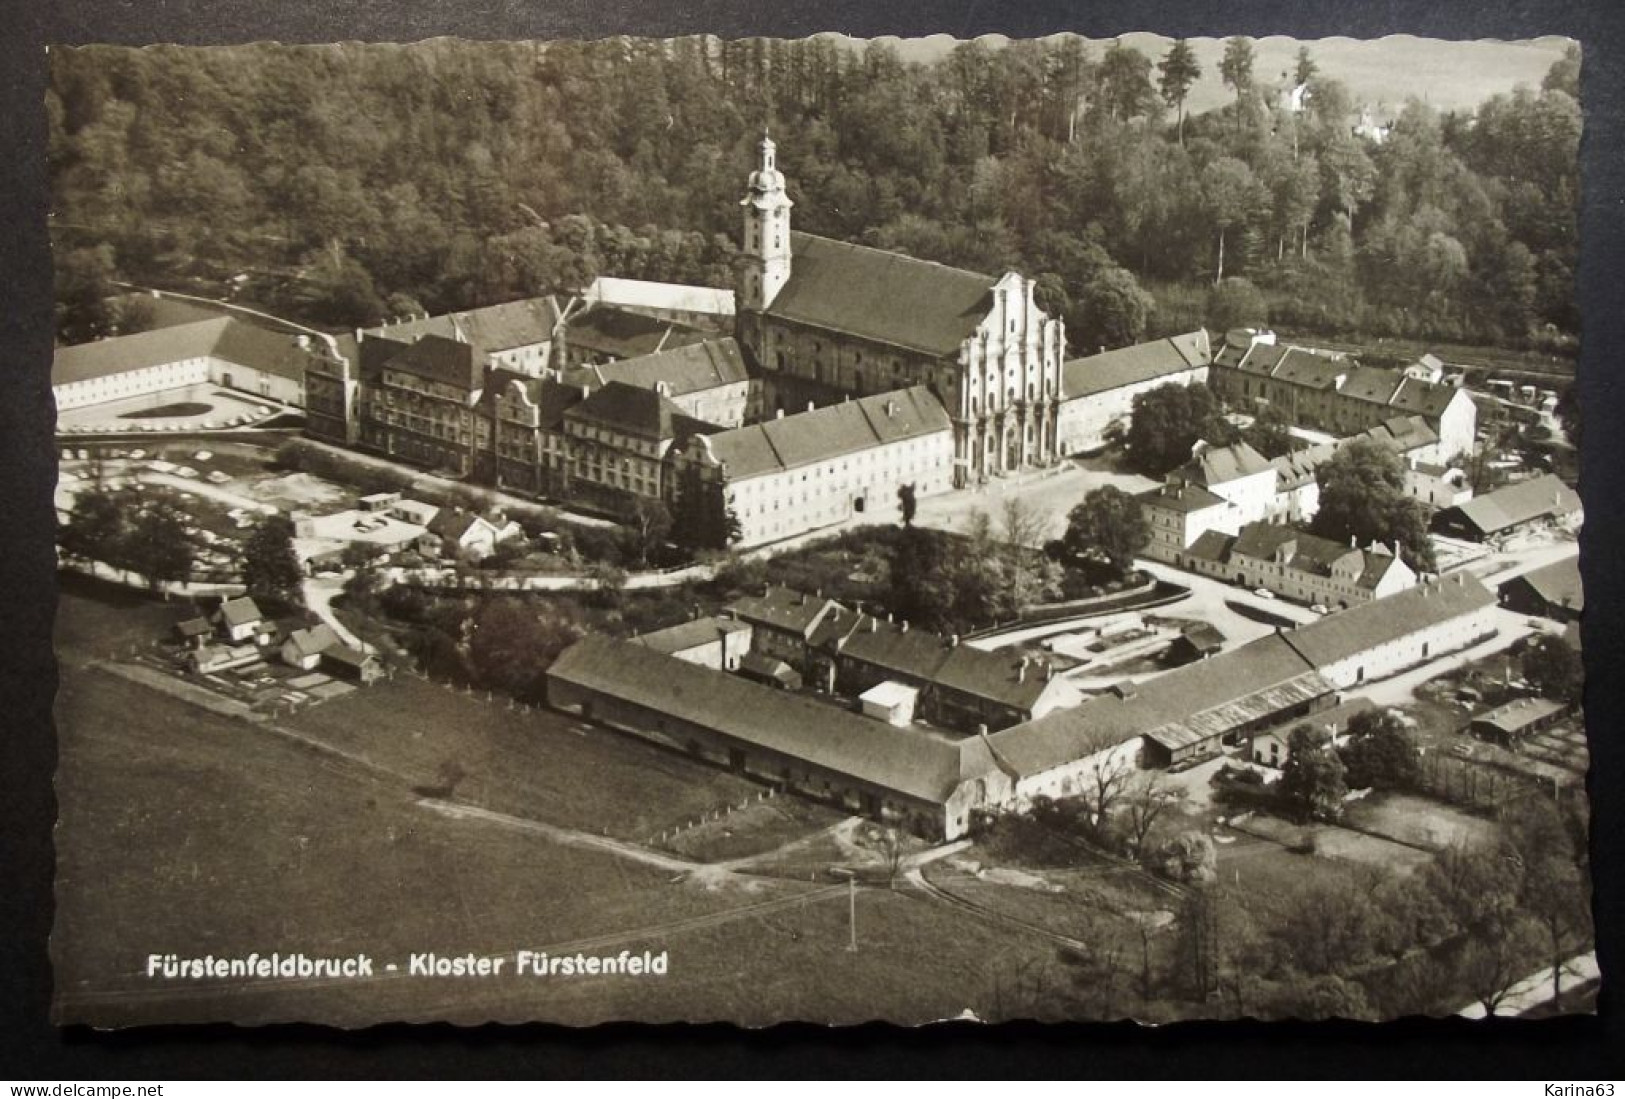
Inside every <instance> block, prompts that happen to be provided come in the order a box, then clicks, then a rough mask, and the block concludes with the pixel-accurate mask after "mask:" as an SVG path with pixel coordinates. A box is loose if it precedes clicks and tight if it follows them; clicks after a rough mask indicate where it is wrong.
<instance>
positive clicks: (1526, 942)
mask: <svg viewBox="0 0 1625 1099" xmlns="http://www.w3.org/2000/svg"><path fill="white" fill-rule="evenodd" d="M1539 936H1540V930H1539V928H1538V927H1537V926H1536V924H1535V921H1534V920H1532V919H1531V918H1530V917H1528V916H1527V915H1524V914H1523V913H1518V912H1514V913H1509V914H1508V915H1506V916H1505V917H1504V918H1501V919H1497V920H1496V921H1494V922H1493V923H1492V924H1491V925H1489V926H1486V927H1483V928H1482V929H1481V930H1480V931H1478V932H1477V933H1475V934H1474V935H1473V936H1472V937H1471V938H1470V939H1468V941H1467V945H1466V947H1465V948H1464V949H1463V950H1462V952H1461V956H1460V961H1459V964H1458V970H1457V972H1458V976H1459V978H1460V980H1461V982H1462V983H1463V984H1464V985H1465V986H1466V987H1467V990H1468V991H1469V992H1470V993H1471V994H1472V996H1473V999H1474V1000H1475V1001H1477V1002H1478V1004H1479V1005H1480V1006H1482V1007H1483V1008H1484V1014H1486V1015H1494V1014H1495V1013H1496V1012H1497V1011H1498V1010H1499V1009H1500V1008H1501V1005H1502V1004H1504V1003H1505V1002H1506V999H1507V997H1508V996H1510V995H1511V994H1512V990H1513V989H1514V988H1515V987H1517V985H1518V984H1519V982H1520V981H1522V980H1523V978H1524V977H1525V976H1527V974H1528V970H1529V959H1530V958H1531V957H1534V956H1535V955H1536V954H1537V953H1538V951H1539V950H1540V944H1539Z"/></svg>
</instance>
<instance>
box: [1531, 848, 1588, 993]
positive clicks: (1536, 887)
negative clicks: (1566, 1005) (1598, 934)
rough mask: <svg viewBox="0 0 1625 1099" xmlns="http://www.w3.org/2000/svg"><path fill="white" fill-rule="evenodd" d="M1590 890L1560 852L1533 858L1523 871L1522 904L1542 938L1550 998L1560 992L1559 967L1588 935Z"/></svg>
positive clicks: (1573, 866)
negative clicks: (1550, 972) (1548, 973)
mask: <svg viewBox="0 0 1625 1099" xmlns="http://www.w3.org/2000/svg"><path fill="white" fill-rule="evenodd" d="M1589 892H1590V890H1589V889H1588V887H1587V883H1586V881H1585V877H1584V875H1583V874H1582V872H1581V870H1580V868H1579V867H1578V866H1576V865H1575V864H1574V860H1573V859H1572V858H1570V857H1568V856H1567V855H1566V853H1564V852H1561V851H1545V852H1540V853H1537V854H1535V855H1534V857H1533V861H1532V862H1531V863H1530V864H1529V865H1527V866H1526V867H1525V868H1524V896H1525V904H1526V907H1527V909H1528V911H1529V914H1530V916H1531V917H1533V919H1534V922H1535V924H1536V925H1537V926H1538V927H1539V928H1540V930H1541V932H1542V934H1543V935H1544V937H1545V944H1546V949H1547V952H1548V954H1547V956H1548V958H1549V960H1550V962H1551V967H1552V999H1554V1000H1555V999H1557V997H1558V996H1560V995H1561V994H1562V992H1563V967H1564V965H1565V963H1566V962H1567V961H1568V960H1569V956H1570V954H1571V952H1572V951H1574V950H1576V949H1578V948H1579V947H1580V946H1581V945H1582V944H1583V943H1585V942H1586V941H1587V940H1588V939H1589V938H1590V936H1591V933H1592V928H1591V911H1590V897H1589Z"/></svg>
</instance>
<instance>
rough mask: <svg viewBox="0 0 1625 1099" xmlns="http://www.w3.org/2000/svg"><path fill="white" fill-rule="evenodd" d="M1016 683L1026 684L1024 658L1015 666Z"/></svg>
mask: <svg viewBox="0 0 1625 1099" xmlns="http://www.w3.org/2000/svg"><path fill="white" fill-rule="evenodd" d="M1016 682H1017V683H1025V682H1027V658H1026V657H1025V656H1024V657H1022V658H1021V660H1020V661H1019V662H1017V664H1016Z"/></svg>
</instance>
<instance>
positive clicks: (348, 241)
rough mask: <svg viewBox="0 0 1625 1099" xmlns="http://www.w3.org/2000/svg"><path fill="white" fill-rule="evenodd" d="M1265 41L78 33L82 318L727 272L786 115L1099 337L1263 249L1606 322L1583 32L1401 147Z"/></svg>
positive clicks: (1191, 315)
mask: <svg viewBox="0 0 1625 1099" xmlns="http://www.w3.org/2000/svg"><path fill="white" fill-rule="evenodd" d="M1253 70H1254V64H1253V46H1252V43H1251V42H1250V40H1248V39H1245V38H1237V39H1232V40H1231V41H1230V42H1229V43H1228V45H1227V48H1226V53H1225V58H1224V61H1223V63H1222V65H1221V75H1222V76H1223V79H1224V80H1225V82H1226V84H1227V85H1228V86H1229V87H1230V88H1231V89H1232V91H1233V92H1234V98H1233V100H1232V101H1231V102H1229V103H1228V104H1227V105H1226V106H1225V107H1223V108H1221V109H1218V110H1213V111H1209V112H1206V113H1203V114H1200V115H1196V116H1191V115H1189V114H1188V113H1187V112H1186V110H1185V101H1186V97H1187V96H1188V93H1189V90H1190V87H1191V86H1192V84H1193V83H1194V81H1195V80H1196V79H1197V78H1198V76H1199V75H1200V65H1199V63H1198V61H1197V59H1196V57H1195V55H1194V51H1192V50H1191V49H1190V47H1189V45H1188V43H1184V42H1176V43H1174V44H1173V46H1172V47H1171V48H1170V49H1169V50H1168V51H1167V52H1166V53H1165V54H1164V55H1163V56H1162V57H1160V58H1152V57H1150V56H1147V55H1146V54H1143V53H1141V52H1139V51H1137V50H1135V49H1133V48H1130V47H1126V46H1123V45H1121V44H1113V45H1109V46H1107V47H1105V48H1104V49H1100V48H1097V47H1093V46H1090V45H1088V44H1087V43H1085V42H1084V41H1082V40H1081V39H1078V38H1057V39H1052V40H1046V41H1042V42H1037V41H1024V42H1014V43H1011V44H1009V45H1008V46H1007V47H1005V48H991V47H989V46H987V45H984V44H982V43H977V42H970V43H964V44H961V45H959V46H958V47H956V48H955V49H953V50H952V51H951V52H950V53H949V54H947V55H946V56H944V57H943V58H941V59H940V60H938V61H936V62H934V63H929V64H923V63H909V62H904V61H903V60H901V59H900V58H899V56H898V55H897V53H896V52H895V51H894V50H893V49H892V48H890V47H889V46H887V45H885V44H882V43H875V44H870V45H868V46H867V47H866V48H863V49H861V50H854V49H849V48H846V47H844V46H841V45H838V44H836V43H834V42H832V41H829V40H827V39H809V40H801V41H770V40H755V41H727V42H724V41H719V40H717V39H711V38H687V39H676V40H670V41H654V40H635V39H624V38H623V39H606V40H603V41H597V42H555V43H467V42H449V41H442V42H430V43H422V44H418V45H414V46H386V45H347V46H282V45H252V46H232V47H219V48H207V49H198V48H183V47H155V48H150V49H143V50H129V49H119V48H110V47H86V48H78V49H66V50H54V51H52V70H51V81H50V87H49V90H48V93H47V101H46V107H47V112H48V116H49V121H50V147H49V164H50V171H51V176H52V184H53V194H54V212H53V226H54V228H55V231H56V233H57V244H58V246H59V253H58V258H59V265H60V270H61V272H62V280H63V281H62V285H61V287H60V292H59V300H60V302H61V308H62V316H61V317H60V318H59V319H60V320H61V334H62V336H63V337H64V338H76V339H77V338H85V337H87V336H94V335H98V334H102V333H103V332H105V331H107V330H109V329H111V328H115V327H117V326H118V325H119V324H120V323H121V322H122V323H125V324H131V323H134V324H139V323H140V318H139V317H137V318H133V319H130V318H120V317H110V316H99V315H97V313H98V311H97V307H96V306H95V304H94V303H95V302H97V301H99V300H100V299H101V297H105V295H104V294H101V293H100V292H101V291H103V290H105V289H106V288H107V284H108V280H110V279H112V278H114V277H123V278H127V279H132V280H138V281H157V282H168V283H176V282H182V283H185V282H187V281H188V280H195V281H193V282H192V283H191V284H192V285H205V286H211V285H212V286H214V287H218V286H219V285H220V282H221V280H222V279H225V278H230V277H234V276H237V275H244V276H247V278H246V282H245V283H244V286H245V289H244V291H243V293H244V294H245V296H252V297H254V298H255V299H256V300H260V301H262V302H263V303H264V304H267V305H270V306H273V307H275V308H279V309H283V310H286V311H288V312H290V313H292V314H294V315H297V316H300V317H303V318H305V319H307V320H310V321H313V322H315V323H319V324H327V325H331V326H334V327H340V326H347V325H351V324H369V323H374V322H377V321H378V320H380V319H382V318H383V317H384V316H388V315H399V314H402V313H406V312H412V311H417V310H419V309H423V310H428V311H431V312H439V311H443V310H448V309H463V308H469V307H473V306H477V305H482V304H489V303H490V302H492V301H496V300H502V299H506V298H512V297H517V296H520V295H524V294H535V293H544V292H550V291H557V290H561V289H569V288H574V287H579V286H580V285H582V284H583V283H584V281H586V280H588V279H590V278H591V277H592V276H593V275H595V274H598V273H606V274H615V275H630V276H636V277H650V278H666V279H674V280H678V281H685V282H696V283H707V284H712V285H728V284H729V283H730V280H731V264H732V258H733V252H734V249H735V244H736V234H737V232H738V225H737V221H738V216H737V205H736V203H737V199H738V195H739V192H740V188H741V186H742V181H743V178H744V175H745V173H746V172H747V171H748V170H749V168H750V166H751V165H752V164H753V163H754V159H755V145H756V143H757V141H758V140H759V138H760V135H761V133H762V132H763V130H764V129H769V130H771V132H772V133H773V134H774V136H775V137H777V138H779V141H780V152H781V166H782V167H783V169H784V170H785V172H786V175H787V177H788V180H789V184H790V189H791V196H792V198H794V199H795V201H796V203H797V205H796V223H797V225H798V226H799V227H801V228H804V229H807V230H810V231H813V232H817V233H821V234H826V235H829V236H833V237H837V238H840V239H845V240H856V241H862V242H866V243H870V244H874V245H877V246H881V247H887V248H895V249H900V250H903V251H906V252H910V253H913V254H916V255H920V256H923V257H925V258H929V259H934V260H940V261H943V262H948V263H953V264H959V265H963V266H968V267H971V268H977V269H982V270H987V271H998V270H1001V269H1004V268H1010V267H1013V268H1017V269H1020V270H1022V271H1024V272H1026V273H1028V274H1030V275H1032V276H1034V277H1035V278H1037V279H1038V280H1039V282H1040V288H1041V289H1040V292H1041V295H1042V297H1043V298H1044V301H1045V304H1046V305H1048V306H1049V307H1051V308H1052V309H1054V310H1055V311H1056V312H1058V313H1059V314H1061V315H1063V316H1065V317H1066V318H1067V320H1068V323H1069V327H1070V330H1071V332H1072V334H1073V344H1074V346H1075V347H1078V348H1080V349H1082V348H1088V349H1093V348H1094V347H1096V346H1116V345H1119V344H1123V343H1128V342H1132V341H1133V340H1135V339H1139V338H1141V337H1142V336H1144V335H1145V334H1146V332H1147V331H1150V332H1153V333H1156V334H1164V333H1167V332H1171V331H1174V330H1178V329H1185V328H1189V327H1194V325H1195V324H1196V323H1200V322H1201V321H1202V320H1204V319H1207V318H1206V316H1205V314H1206V313H1207V312H1208V311H1209V307H1210V306H1211V307H1212V309H1213V311H1214V312H1216V313H1219V314H1225V315H1224V316H1223V318H1222V319H1225V320H1229V319H1233V313H1234V310H1233V309H1232V308H1231V307H1230V306H1227V305H1226V303H1225V302H1224V301H1222V300H1217V301H1214V302H1211V303H1209V302H1206V301H1205V300H1203V298H1202V294H1203V293H1204V290H1203V288H1204V287H1208V286H1216V287H1217V289H1218V290H1219V291H1223V290H1225V288H1226V286H1227V284H1231V280H1234V279H1237V278H1241V279H1243V280H1246V281H1247V282H1248V283H1249V284H1250V285H1251V287H1252V289H1253V291H1255V292H1256V294H1257V299H1256V303H1255V302H1254V300H1253V299H1251V298H1249V297H1248V296H1247V293H1246V292H1245V291H1243V292H1242V293H1241V297H1242V298H1243V299H1244V301H1245V302H1246V304H1247V305H1248V307H1249V309H1250V310H1252V309H1260V308H1261V309H1262V311H1263V312H1264V313H1266V314H1270V315H1272V317H1273V319H1274V320H1275V321H1276V322H1277V323H1278V324H1280V325H1281V326H1283V327H1286V328H1299V329H1303V330H1313V331H1319V332H1327V333H1332V332H1345V331H1347V332H1358V333H1361V334H1365V335H1411V336H1421V337H1426V338H1431V339H1439V340H1445V339H1451V340H1475V341H1480V342H1500V343H1506V344H1514V345H1525V344H1527V343H1529V342H1530V341H1531V340H1544V341H1546V342H1547V343H1551V342H1553V341H1554V340H1556V341H1558V342H1561V339H1562V337H1563V336H1564V335H1572V334H1573V333H1574V332H1575V331H1576V328H1577V318H1576V316H1575V310H1574V301H1573V298H1574V294H1573V278H1574V269H1575V260H1576V256H1577V239H1576V196H1577V194H1578V178H1577V171H1578V169H1577V147H1578V140H1579V132H1580V114H1579V107H1578V104H1577V101H1576V100H1577V95H1578V59H1577V57H1575V56H1571V57H1569V58H1565V59H1564V61H1563V62H1560V63H1559V64H1558V65H1556V66H1554V68H1553V70H1552V72H1551V74H1550V75H1549V76H1548V77H1547V79H1546V81H1545V82H1544V85H1543V86H1542V87H1541V88H1540V89H1519V90H1518V91H1515V92H1513V93H1511V94H1508V95H1500V96H1496V97H1494V98H1492V99H1490V100H1488V101H1487V102H1485V103H1483V104H1481V105H1480V107H1479V108H1478V110H1477V111H1476V112H1473V113H1471V114H1467V113H1460V112H1457V113H1446V114H1440V113H1439V112H1437V111H1434V110H1432V109H1430V108H1429V107H1427V106H1426V105H1424V104H1421V103H1417V102H1413V103H1410V104H1408V105H1407V106H1406V107H1405V108H1404V110H1403V111H1402V112H1401V113H1400V114H1399V116H1398V117H1397V118H1396V119H1395V120H1394V121H1393V124H1392V127H1391V130H1390V131H1389V132H1388V134H1387V136H1386V139H1385V140H1383V141H1381V142H1380V143H1379V142H1377V141H1375V140H1374V139H1373V138H1371V137H1369V136H1361V135H1360V134H1356V133H1355V132H1354V128H1353V121H1354V119H1355V117H1356V115H1357V108H1358V106H1359V105H1358V104H1356V103H1355V102H1354V101H1353V100H1352V98H1351V97H1350V95H1349V93H1348V91H1347V90H1346V89H1345V88H1344V87H1343V86H1342V85H1341V84H1339V83H1338V82H1337V81H1336V80H1335V79H1333V78H1331V77H1330V76H1329V75H1327V74H1325V73H1322V72H1320V71H1319V70H1318V66H1317V65H1316V63H1315V61H1314V59H1313V57H1312V56H1310V55H1309V53H1308V52H1304V53H1303V54H1302V55H1300V59H1299V64H1298V69H1297V72H1296V73H1295V74H1294V76H1295V77H1296V78H1298V79H1300V80H1301V81H1302V82H1303V84H1304V85H1305V87H1306V89H1307V94H1306V95H1305V96H1303V97H1302V102H1301V103H1300V104H1299V106H1300V107H1301V109H1299V110H1293V109H1290V107H1283V106H1281V105H1280V104H1279V101H1278V100H1277V99H1276V98H1275V96H1274V94H1273V90H1272V89H1270V88H1268V87H1266V86H1265V85H1264V83H1263V82H1262V81H1261V80H1260V79H1259V78H1258V77H1257V74H1256V73H1255V72H1254V71H1253ZM1231 285H1232V289H1233V284H1231ZM1193 295H1195V297H1194V299H1193ZM1230 296H1231V297H1232V298H1234V297H1235V296H1236V295H1235V294H1234V293H1232V294H1231V295H1230ZM1193 300H1194V301H1195V303H1196V304H1195V305H1194V306H1192V305H1191V304H1190V303H1191V302H1192V301H1193ZM1231 305H1233V302H1232V303H1231ZM1252 319H1256V320H1264V319H1266V317H1265V316H1258V317H1255V318H1252Z"/></svg>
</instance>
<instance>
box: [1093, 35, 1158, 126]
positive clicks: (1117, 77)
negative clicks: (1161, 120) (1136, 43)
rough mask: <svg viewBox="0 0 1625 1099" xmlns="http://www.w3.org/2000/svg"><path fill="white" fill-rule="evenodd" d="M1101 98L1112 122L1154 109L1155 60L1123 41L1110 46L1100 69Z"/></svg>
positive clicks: (1098, 73) (1135, 116)
mask: <svg viewBox="0 0 1625 1099" xmlns="http://www.w3.org/2000/svg"><path fill="white" fill-rule="evenodd" d="M1096 75H1097V77H1098V79H1099V81H1100V99H1101V103H1102V105H1103V106H1104V107H1105V108H1106V112H1107V114H1108V116H1109V117H1110V118H1111V119H1112V121H1114V122H1115V121H1118V120H1124V121H1126V120H1128V119H1131V118H1137V117H1138V116H1140V115H1143V114H1145V113H1146V112H1147V111H1149V110H1150V109H1151V106H1152V104H1153V103H1154V102H1155V101H1156V93H1155V92H1154V91H1153V90H1152V87H1151V59H1150V58H1148V57H1146V56H1145V54H1143V53H1141V52H1140V51H1139V50H1136V49H1134V48H1133V47H1130V46H1124V45H1123V44H1122V43H1121V42H1113V43H1112V44H1111V45H1110V46H1108V47H1106V53H1105V55H1104V56H1102V57H1101V59H1100V66H1099V69H1098V70H1097V74H1096Z"/></svg>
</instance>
